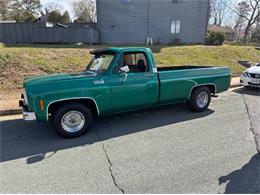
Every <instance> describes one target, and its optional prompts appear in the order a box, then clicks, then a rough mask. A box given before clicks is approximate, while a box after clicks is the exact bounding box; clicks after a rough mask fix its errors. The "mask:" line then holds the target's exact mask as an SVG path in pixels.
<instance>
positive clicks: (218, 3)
mask: <svg viewBox="0 0 260 195" xmlns="http://www.w3.org/2000/svg"><path fill="white" fill-rule="evenodd" d="M230 2H231V1H228V0H211V1H210V9H211V10H210V11H211V14H210V18H211V21H212V24H214V25H218V26H221V25H222V24H223V21H224V19H225V17H227V16H228V14H229V12H230V10H229V9H228V7H227V6H226V4H229V3H230Z"/></svg>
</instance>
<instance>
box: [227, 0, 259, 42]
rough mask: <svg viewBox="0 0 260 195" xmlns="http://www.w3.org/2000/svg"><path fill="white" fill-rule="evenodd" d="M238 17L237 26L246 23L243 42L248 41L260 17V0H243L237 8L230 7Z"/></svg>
mask: <svg viewBox="0 0 260 195" xmlns="http://www.w3.org/2000/svg"><path fill="white" fill-rule="evenodd" d="M229 8H230V9H231V10H232V11H233V12H235V13H236V14H237V16H238V21H237V24H240V25H241V24H243V23H245V30H244V35H243V42H246V41H247V40H248V36H249V33H250V31H251V28H252V27H253V26H254V25H255V24H256V23H257V20H258V18H259V17H260V0H243V1H242V2H240V3H238V4H237V6H236V7H235V8H233V7H229Z"/></svg>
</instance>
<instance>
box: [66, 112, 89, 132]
mask: <svg viewBox="0 0 260 195" xmlns="http://www.w3.org/2000/svg"><path fill="white" fill-rule="evenodd" d="M84 125H85V117H84V115H83V114H82V113H81V112H79V111H76V110H74V111H69V112H67V113H65V114H64V115H63V116H62V118H61V126H62V128H63V129H64V130H65V131H67V132H70V133H74V132H77V131H79V130H81V128H82V127H83V126H84Z"/></svg>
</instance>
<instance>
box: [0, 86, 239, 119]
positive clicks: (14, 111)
mask: <svg viewBox="0 0 260 195" xmlns="http://www.w3.org/2000/svg"><path fill="white" fill-rule="evenodd" d="M236 87H240V84H233V85H230V87H229V88H236ZM15 114H22V110H21V109H8V110H0V116H6V115H15Z"/></svg>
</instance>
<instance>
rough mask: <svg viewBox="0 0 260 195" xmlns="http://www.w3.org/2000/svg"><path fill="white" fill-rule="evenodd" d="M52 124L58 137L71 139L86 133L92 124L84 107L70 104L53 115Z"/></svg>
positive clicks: (91, 119) (90, 117)
mask: <svg viewBox="0 0 260 195" xmlns="http://www.w3.org/2000/svg"><path fill="white" fill-rule="evenodd" d="M52 123H53V125H54V128H55V130H56V132H57V133H58V134H59V135H61V136H62V137H66V138H73V137H78V136H81V135H84V134H85V133H87V131H88V130H89V128H90V127H91V125H92V123H93V116H92V113H91V111H90V110H89V109H88V108H87V107H86V106H84V105H82V104H78V103H70V104H68V105H64V106H62V107H60V108H59V109H58V110H57V111H56V112H55V113H54V119H53V120H52Z"/></svg>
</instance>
